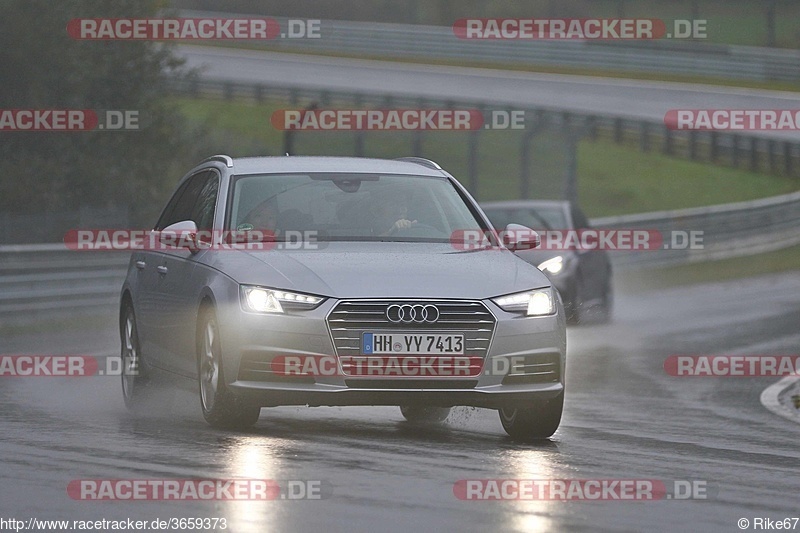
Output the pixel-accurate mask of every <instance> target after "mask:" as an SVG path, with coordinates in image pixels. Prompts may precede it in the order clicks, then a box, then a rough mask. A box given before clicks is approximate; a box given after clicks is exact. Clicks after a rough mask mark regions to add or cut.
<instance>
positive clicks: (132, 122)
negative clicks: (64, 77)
mask: <svg viewBox="0 0 800 533" xmlns="http://www.w3.org/2000/svg"><path fill="white" fill-rule="evenodd" d="M138 129H140V123H139V111H136V110H131V109H124V110H119V109H106V110H95V109H0V131H53V132H56V131H93V130H106V131H131V130H134V131H135V130H138Z"/></svg>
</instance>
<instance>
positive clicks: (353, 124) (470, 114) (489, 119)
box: [270, 108, 526, 131]
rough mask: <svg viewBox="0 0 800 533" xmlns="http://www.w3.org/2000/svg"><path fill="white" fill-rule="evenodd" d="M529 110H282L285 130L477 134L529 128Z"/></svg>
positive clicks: (277, 116)
mask: <svg viewBox="0 0 800 533" xmlns="http://www.w3.org/2000/svg"><path fill="white" fill-rule="evenodd" d="M525 120H526V115H525V110H523V109H515V110H498V109H495V110H487V111H482V110H479V109H468V108H465V109H338V108H337V109H334V108H330V109H278V110H276V111H275V112H273V113H272V117H271V118H270V122H271V123H272V126H273V127H274V128H275V129H277V130H281V131H475V130H479V129H490V130H522V129H525Z"/></svg>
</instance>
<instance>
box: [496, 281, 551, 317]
mask: <svg viewBox="0 0 800 533" xmlns="http://www.w3.org/2000/svg"><path fill="white" fill-rule="evenodd" d="M492 301H493V302H494V303H496V304H497V305H498V306H500V308H501V309H503V311H508V312H510V313H525V314H526V315H527V316H545V315H552V314H553V313H555V312H556V302H555V297H554V295H553V289H551V288H549V287H548V288H547V289H536V290H533V291H525V292H518V293H517V294H509V295H508V296H501V297H499V298H494V299H493V300H492Z"/></svg>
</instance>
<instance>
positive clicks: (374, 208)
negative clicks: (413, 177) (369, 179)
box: [369, 187, 417, 237]
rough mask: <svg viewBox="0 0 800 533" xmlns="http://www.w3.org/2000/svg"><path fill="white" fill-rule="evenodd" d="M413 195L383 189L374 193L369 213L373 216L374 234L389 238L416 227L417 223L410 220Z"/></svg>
mask: <svg viewBox="0 0 800 533" xmlns="http://www.w3.org/2000/svg"><path fill="white" fill-rule="evenodd" d="M410 202H411V195H410V194H409V193H408V192H407V191H403V190H397V189H394V188H389V187H382V188H381V189H379V190H378V191H373V193H372V195H371V201H370V207H369V212H370V214H371V215H372V216H371V219H372V224H371V226H372V227H371V229H372V234H373V235H380V236H382V237H388V236H390V235H394V234H396V233H397V232H398V231H400V230H403V229H408V228H410V227H412V226H414V225H415V224H416V223H417V221H416V220H410V219H409V218H408V205H409V203H410Z"/></svg>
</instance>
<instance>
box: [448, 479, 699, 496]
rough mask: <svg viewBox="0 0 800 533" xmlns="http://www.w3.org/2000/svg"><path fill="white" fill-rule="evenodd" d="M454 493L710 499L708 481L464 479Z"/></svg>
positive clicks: (459, 482) (458, 482) (455, 486)
mask: <svg viewBox="0 0 800 533" xmlns="http://www.w3.org/2000/svg"><path fill="white" fill-rule="evenodd" d="M453 495H454V496H455V497H456V498H458V499H459V500H466V501H520V500H521V501H659V500H706V499H708V497H709V486H708V483H707V482H706V481H705V480H696V479H695V480H657V479H461V480H459V481H456V482H455V483H454V484H453Z"/></svg>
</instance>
